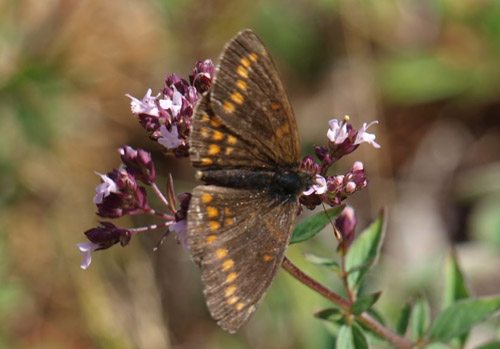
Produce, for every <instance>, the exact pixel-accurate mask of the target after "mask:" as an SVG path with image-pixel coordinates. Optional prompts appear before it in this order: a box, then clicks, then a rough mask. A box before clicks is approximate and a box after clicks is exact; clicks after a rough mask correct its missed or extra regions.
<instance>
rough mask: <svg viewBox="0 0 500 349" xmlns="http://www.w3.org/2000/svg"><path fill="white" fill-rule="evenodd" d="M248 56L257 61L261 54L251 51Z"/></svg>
mask: <svg viewBox="0 0 500 349" xmlns="http://www.w3.org/2000/svg"><path fill="white" fill-rule="evenodd" d="M248 57H250V59H251V60H252V61H254V62H257V60H258V59H259V56H258V55H257V54H256V53H255V52H252V53H250V54H249V55H248Z"/></svg>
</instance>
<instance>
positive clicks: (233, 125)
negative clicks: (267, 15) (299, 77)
mask: <svg viewBox="0 0 500 349" xmlns="http://www.w3.org/2000/svg"><path fill="white" fill-rule="evenodd" d="M211 106H212V109H213V110H214V112H215V113H216V114H217V115H220V117H221V119H223V121H224V122H225V124H226V125H227V126H228V128H230V129H233V130H241V129H244V130H245V132H244V133H241V134H240V137H241V138H242V139H245V140H247V141H248V142H249V143H251V144H253V145H254V146H255V147H256V148H257V149H259V151H261V152H263V153H265V154H266V155H267V156H268V157H269V158H271V159H273V161H274V162H275V163H276V164H278V165H280V166H290V165H295V166H296V165H297V164H298V162H299V157H300V143H299V137H298V132H297V125H296V123H295V118H294V116H293V111H292V108H291V106H290V102H289V101H288V97H287V95H286V91H285V88H284V87H283V84H282V82H281V80H280V78H279V76H278V72H277V70H276V67H275V65H274V62H273V61H272V58H271V56H270V55H269V53H268V51H267V50H266V48H265V47H264V45H263V44H262V42H261V41H260V39H259V38H258V37H257V35H255V33H253V32H252V31H250V30H245V31H242V32H240V33H239V34H238V35H237V36H236V37H235V38H234V39H232V40H231V41H230V42H229V43H228V44H227V45H226V48H225V50H224V52H223V54H222V56H221V59H220V64H219V67H218V70H217V72H216V75H215V78H214V84H213V87H212V94H211Z"/></svg>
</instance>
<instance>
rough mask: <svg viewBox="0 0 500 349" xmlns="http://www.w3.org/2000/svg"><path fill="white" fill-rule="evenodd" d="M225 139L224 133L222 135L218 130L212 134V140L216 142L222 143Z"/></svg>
mask: <svg viewBox="0 0 500 349" xmlns="http://www.w3.org/2000/svg"><path fill="white" fill-rule="evenodd" d="M223 138H224V133H222V132H220V131H218V130H214V133H212V139H213V140H214V141H220V140H221V139H223Z"/></svg>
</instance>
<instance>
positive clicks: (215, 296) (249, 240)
mask: <svg viewBox="0 0 500 349" xmlns="http://www.w3.org/2000/svg"><path fill="white" fill-rule="evenodd" d="M296 210H297V201H296V200H285V199H281V200H280V199H278V198H276V199H274V200H270V195H269V193H267V192H266V191H256V190H241V189H232V188H224V187H218V186H212V185H208V186H205V185H201V186H198V187H196V188H195V190H194V192H193V196H192V198H191V206H190V212H189V219H188V232H189V234H188V243H189V246H190V249H191V253H192V255H193V258H194V260H195V261H196V263H198V264H199V265H200V267H201V270H202V277H203V281H204V284H205V298H206V300H207V306H208V309H209V310H210V313H211V315H212V317H213V318H214V319H215V320H217V321H218V324H219V325H220V326H221V327H222V328H223V329H225V330H227V331H230V332H235V331H236V330H238V328H239V327H240V326H241V325H242V324H243V323H244V322H245V321H246V320H247V319H248V318H249V317H250V315H251V314H252V313H253V312H254V310H255V309H256V306H257V305H258V304H259V303H260V301H261V300H262V297H263V296H264V294H265V292H266V291H267V289H268V288H269V285H270V284H271V282H272V281H273V279H274V277H275V275H276V273H277V271H278V269H279V267H280V265H281V262H282V261H283V257H284V254H285V251H286V247H287V246H288V243H289V239H290V235H291V231H292V228H293V223H294V219H295V215H296Z"/></svg>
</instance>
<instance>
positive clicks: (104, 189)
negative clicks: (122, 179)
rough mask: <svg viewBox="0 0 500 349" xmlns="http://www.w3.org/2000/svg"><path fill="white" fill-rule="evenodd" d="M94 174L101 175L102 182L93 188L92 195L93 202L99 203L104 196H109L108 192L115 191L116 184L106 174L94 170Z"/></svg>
mask: <svg viewBox="0 0 500 349" xmlns="http://www.w3.org/2000/svg"><path fill="white" fill-rule="evenodd" d="M96 174H97V175H99V176H101V179H102V183H101V184H99V185H98V186H97V187H96V188H95V191H96V194H95V196H94V204H100V203H102V201H103V200H104V198H105V197H106V196H109V194H111V193H117V192H118V186H117V185H116V183H115V181H114V180H112V179H111V178H109V177H108V176H107V175H105V174H102V173H99V172H96Z"/></svg>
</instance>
